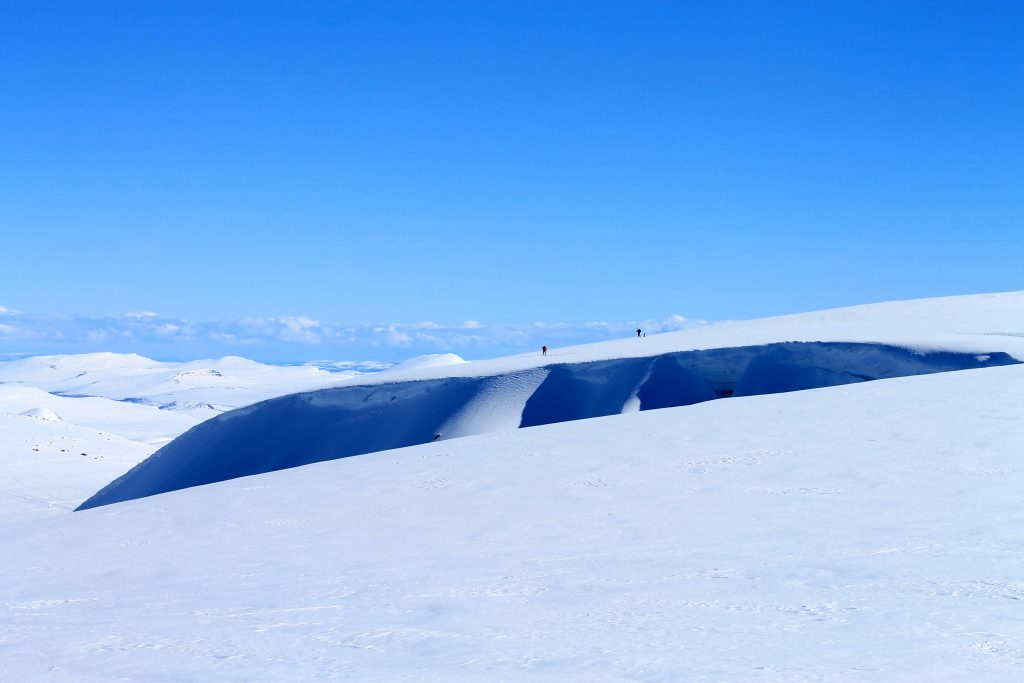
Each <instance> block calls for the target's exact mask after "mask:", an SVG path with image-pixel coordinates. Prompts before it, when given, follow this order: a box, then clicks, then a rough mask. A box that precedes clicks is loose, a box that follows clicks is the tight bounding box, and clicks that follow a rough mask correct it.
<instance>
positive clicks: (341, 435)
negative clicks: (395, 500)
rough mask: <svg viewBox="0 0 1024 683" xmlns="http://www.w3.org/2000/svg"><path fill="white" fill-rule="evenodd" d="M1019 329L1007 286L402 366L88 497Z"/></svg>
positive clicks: (966, 362)
mask: <svg viewBox="0 0 1024 683" xmlns="http://www.w3.org/2000/svg"><path fill="white" fill-rule="evenodd" d="M976 309H980V310H981V311H982V314H979V313H978V312H977V310H976ZM1015 330H1024V295H1022V294H1016V293H1015V294H1005V295H993V296H984V297H957V298H954V299H952V300H927V301H922V302H900V303H893V304H881V305H876V306H866V307H858V308H854V309H840V310H836V311H825V312H819V313H812V314H806V315H803V316H788V317H784V318H769V319H766V320H761V321H750V322H747V323H726V324H722V325H717V326H709V327H706V328H700V329H694V330H687V331H683V332H676V333H669V334H664V335H658V336H652V337H646V338H640V339H636V338H634V339H628V340H622V341H618V342H605V343H602V344H592V345H588V346H580V347H575V348H574V349H566V350H562V351H553V352H552V354H551V355H549V356H541V355H540V354H533V355H531V356H512V357H509V358H505V359H497V360H493V361H483V362H476V363H455V364H444V365H440V366H436V365H428V367H411V368H408V369H405V370H403V369H401V368H397V369H395V371H394V372H390V373H380V374H379V375H376V376H371V377H369V378H357V379H356V380H352V381H349V382H347V383H345V384H344V385H343V386H338V387H335V388H331V389H326V390H320V391H315V392H309V393H305V394H298V395H293V396H287V397H283V398H279V399H275V400H272V401H267V402H264V403H260V404H257V405H255V406H250V407H248V408H246V409H244V410H241V411H235V412H231V413H227V414H225V415H222V416H219V417H218V418H215V419H213V420H210V421H208V422H206V423H204V424H202V425H200V426H199V427H197V428H195V429H193V430H191V431H190V432H188V433H187V434H185V435H183V436H182V437H180V438H179V439H177V440H176V441H174V442H173V443H171V444H169V445H168V446H166V447H164V448H163V449H161V450H160V451H159V452H158V453H156V454H155V455H154V456H153V457H151V458H150V459H148V460H147V461H145V462H144V463H142V464H141V465H139V466H138V467H136V468H134V469H133V470H132V471H130V472H129V473H127V474H126V475H125V476H123V477H121V478H120V479H118V480H117V481H115V482H112V483H111V484H110V485H109V486H107V487H105V488H104V489H103V490H101V491H99V492H98V493H97V494H96V495H95V496H93V497H92V498H90V499H89V500H88V501H86V503H85V504H84V505H83V507H84V508H88V507H94V506H97V505H105V504H109V503H113V502H118V501H123V500H129V499H133V498H138V497H141V496H147V495H153V494H156V493H162V492H166V491H171V490H175V489H179V488H184V487H188V486H197V485H201V484H207V483H211V482H215V481H223V480H225V479H230V478H232V477H238V476H246V475H251V474H257V473H260V472H268V471H272V470H277V469H283V468H286V467H295V466H299V465H305V464H308V463H311V462H318V461H322V460H328V459H333V458H340V457H345V456H350V455H358V454H363V453H368V452H372V451H378V450H384V449H389V448H397V447H402V446H409V445H413V444H419V443H428V442H431V441H436V440H443V439H449V438H453V437H462V436H466V435H470V434H481V433H486V432H491V431H507V430H511V429H515V428H518V427H532V426H536V425H542V424H551V423H554V422H561V421H566V420H576V419H584V418H590V417H598V416H604V415H613V414H618V413H624V412H632V411H636V410H648V409H652V408H666V407H673V406H684V405H690V404H693V403H698V402H701V401H706V400H711V399H714V398H720V397H727V396H744V395H754V394H764V393H776V392H781V391H792V390H798V389H810V388H816V387H826V386H836V385H842V384H848V383H852V382H861V381H867V380H872V379H885V378H892V377H901V376H909V375H918V374H925V373H932V372H943V371H949V370H963V369H975V368H983V367H991V366H997V365H1006V364H1011V363H1017V362H1020V361H1019V360H1018V359H1024V333H1022V334H1018V332H1016V331H1015ZM794 340H796V341H794ZM751 342H753V343H754V344H753V345H749V346H748V345H746V344H747V343H751Z"/></svg>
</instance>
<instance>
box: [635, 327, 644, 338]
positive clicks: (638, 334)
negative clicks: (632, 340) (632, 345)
mask: <svg viewBox="0 0 1024 683" xmlns="http://www.w3.org/2000/svg"><path fill="white" fill-rule="evenodd" d="M641 332H643V330H641V329H640V328H639V327H638V328H636V338H637V339H639V338H640V333H641Z"/></svg>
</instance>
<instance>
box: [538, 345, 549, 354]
mask: <svg viewBox="0 0 1024 683" xmlns="http://www.w3.org/2000/svg"><path fill="white" fill-rule="evenodd" d="M540 355H542V356H546V355H548V347H546V346H542V347H540Z"/></svg>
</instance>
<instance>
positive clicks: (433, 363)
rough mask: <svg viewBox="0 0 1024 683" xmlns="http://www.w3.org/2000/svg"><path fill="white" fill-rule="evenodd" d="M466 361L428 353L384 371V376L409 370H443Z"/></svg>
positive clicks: (451, 356) (457, 357) (442, 354)
mask: <svg viewBox="0 0 1024 683" xmlns="http://www.w3.org/2000/svg"><path fill="white" fill-rule="evenodd" d="M465 362H466V361H465V360H464V359H463V358H462V357H461V356H457V355H455V354H454V353H430V354H427V355H425V356H416V357H415V358H410V359H409V360H404V361H402V362H401V363H398V364H397V365H394V366H392V367H390V368H388V369H387V370H384V373H385V374H393V373H401V372H408V371H409V370H426V369H428V368H444V367H447V366H449V365H458V364H459V363H465Z"/></svg>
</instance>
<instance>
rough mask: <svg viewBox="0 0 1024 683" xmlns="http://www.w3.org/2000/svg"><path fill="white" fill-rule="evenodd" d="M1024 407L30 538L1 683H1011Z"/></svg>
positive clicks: (655, 449)
mask: <svg viewBox="0 0 1024 683" xmlns="http://www.w3.org/2000/svg"><path fill="white" fill-rule="evenodd" d="M1022 407H1024V367H1020V366H1012V367H999V368H990V369H982V370H976V371H971V372H955V373H945V374H934V375H929V376H922V377H908V378H901V379H893V380H890V381H885V382H871V383H860V384H851V385H846V386H839V387H832V388H827V389H819V390H812V391H804V392H794V393H787V394H779V395H771V396H754V397H744V398H737V399H732V400H726V401H709V402H705V403H701V404H699V405H693V406H689V407H685V408H670V409H666V410H659V411H648V412H642V413H635V414H629V415H622V416H614V417H607V418H598V419H591V420H583V421H577V422H566V423H562V424H553V425H547V426H540V427H537V428H535V429H526V430H517V431H511V432H503V433H492V434H485V435H480V436H471V437H467V438H464V439H458V440H451V441H442V442H438V443H429V444H425V445H421V446H415V447H411V448H404V449H399V450H393V451H387V452H381V453H375V454H373V455H369V456H364V457H357V458H347V459H343V460H335V461H331V462H325V463H320V464H316V465H311V466H308V467H303V468H297V469H291V470H285V471H279V472H273V473H269V474H263V475H259V476H255V477H247V478H243V479H236V480H233V481H227V482H222V483H218V484H213V485H209V486H203V487H197V488H191V489H186V490H181V491H175V492H172V493H167V494H164V495H160V496H154V497H150V498H144V499H140V500H135V501H130V502H127V503H122V504H119V505H113V506H106V507H102V508H98V509H94V510H89V511H86V512H82V513H77V514H74V515H67V516H63V517H61V518H59V519H53V520H44V521H40V522H35V523H26V524H21V525H17V526H16V527H12V528H11V530H10V532H9V533H7V534H5V535H4V537H3V538H2V539H0V556H2V557H5V558H7V560H6V561H5V562H4V563H2V564H0V625H2V631H3V633H4V642H3V646H2V649H0V677H2V678H4V679H5V680H19V681H36V680H69V679H73V680H80V681H108V680H119V679H125V678H127V679H129V680H140V681H144V680H203V681H213V682H215V681H238V680H282V681H284V680H296V681H297V680H316V679H328V678H329V679H332V680H351V681H369V680H392V681H393V680H426V681H480V680H502V681H516V680H523V681H526V680H530V681H536V680H588V681H627V680H628V681H666V680H678V681H701V680H706V681H721V680H728V681H820V680H842V681H895V680H898V681H929V682H931V681H936V680H943V681H952V680H963V681H978V680H984V681H1016V680H1019V673H1020V669H1021V666H1022V665H1024V621H1022V619H1021V607H1020V605H1021V601H1020V598H1021V597H1022V596H1024V583H1022V582H1021V580H1020V576H1019V571H1018V569H1019V567H1020V558H1021V548H1022V545H1021V539H1020V533H1019V530H1020V529H1021V528H1024V507H1022V506H1021V505H1020V491H1021V490H1022V487H1024V465H1022V463H1021V461H1020V444H1021V443H1024V419H1022V410H1021V409H1022ZM15 653H16V654H15Z"/></svg>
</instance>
